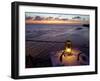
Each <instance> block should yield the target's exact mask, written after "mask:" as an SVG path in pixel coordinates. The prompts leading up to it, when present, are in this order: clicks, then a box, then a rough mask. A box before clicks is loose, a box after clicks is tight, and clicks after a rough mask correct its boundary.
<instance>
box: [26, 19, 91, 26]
mask: <svg viewBox="0 0 100 81" xmlns="http://www.w3.org/2000/svg"><path fill="white" fill-rule="evenodd" d="M25 24H66V25H83V24H89V23H88V21H81V20H66V21H64V20H25Z"/></svg>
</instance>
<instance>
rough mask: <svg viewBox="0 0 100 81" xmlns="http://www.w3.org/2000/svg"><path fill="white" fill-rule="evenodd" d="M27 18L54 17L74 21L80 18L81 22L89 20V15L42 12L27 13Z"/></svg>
mask: <svg viewBox="0 0 100 81" xmlns="http://www.w3.org/2000/svg"><path fill="white" fill-rule="evenodd" d="M25 16H26V17H29V16H30V17H35V16H41V17H54V18H56V17H57V18H67V19H72V18H76V19H77V17H80V18H81V20H84V19H85V20H89V15H84V14H61V13H41V12H25Z"/></svg>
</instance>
